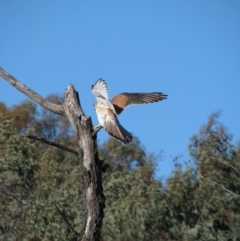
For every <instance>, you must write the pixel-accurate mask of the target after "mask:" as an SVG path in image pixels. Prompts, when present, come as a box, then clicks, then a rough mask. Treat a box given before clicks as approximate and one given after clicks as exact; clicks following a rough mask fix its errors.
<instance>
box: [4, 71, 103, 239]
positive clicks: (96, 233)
mask: <svg viewBox="0 0 240 241" xmlns="http://www.w3.org/2000/svg"><path fill="white" fill-rule="evenodd" d="M0 76H1V77H2V78H4V79H5V80H6V81H8V82H9V83H10V84H11V85H13V86H14V87H15V88H17V89H18V90H19V91H21V92H23V93H24V94H26V95H27V96H28V97H30V98H31V99H33V100H34V101H36V102H37V103H38V104H40V105H41V106H43V107H44V108H46V109H48V110H49V111H52V112H54V113H56V114H60V115H64V116H66V117H67V118H68V120H69V121H70V123H71V125H72V126H73V128H74V130H75V132H76V134H77V138H78V144H79V148H78V150H77V153H78V158H79V163H80V168H81V175H82V184H81V187H82V194H83V212H84V215H83V217H84V220H83V221H84V225H83V229H82V230H81V231H79V233H80V234H79V238H78V240H81V241H98V240H100V237H101V229H102V220H103V217H104V212H103V210H104V206H105V205H104V203H105V197H104V194H103V188H102V176H101V173H102V165H103V162H102V161H101V160H99V157H98V150H97V144H96V134H95V133H94V132H93V130H92V121H91V118H90V117H87V116H85V115H84V112H83V110H82V108H81V105H80V100H79V97H78V93H77V92H76V91H75V89H74V86H73V85H69V86H68V88H67V90H66V91H65V102H64V104H63V105H57V104H54V103H51V102H49V101H47V100H46V99H44V98H43V97H42V96H40V95H39V94H37V93H36V92H34V91H32V90H31V89H29V88H28V87H26V86H25V85H23V84H22V83H20V82H19V81H18V80H16V79H15V78H14V77H13V76H11V75H10V74H8V73H7V72H5V71H4V70H3V69H2V68H0Z"/></svg>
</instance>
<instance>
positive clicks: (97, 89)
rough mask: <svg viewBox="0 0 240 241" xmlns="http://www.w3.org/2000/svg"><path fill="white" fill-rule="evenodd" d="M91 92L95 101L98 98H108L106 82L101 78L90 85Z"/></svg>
mask: <svg viewBox="0 0 240 241" xmlns="http://www.w3.org/2000/svg"><path fill="white" fill-rule="evenodd" d="M92 93H93V95H94V96H95V97H96V99H97V101H98V98H101V99H106V100H108V91H107V84H106V82H105V81H104V80H103V79H99V80H97V81H96V83H95V84H94V85H92Z"/></svg>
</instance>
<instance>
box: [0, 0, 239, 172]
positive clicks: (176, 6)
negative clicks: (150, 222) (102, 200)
mask: <svg viewBox="0 0 240 241" xmlns="http://www.w3.org/2000/svg"><path fill="white" fill-rule="evenodd" d="M0 29H1V34H0V66H1V67H2V68H4V69H5V70H6V71H7V72H10V73H11V74H12V75H13V76H14V77H16V78H17V79H18V80H20V81H21V82H22V83H24V84H26V85H27V86H28V87H30V88H32V89H33V90H35V91H37V92H38V93H39V94H41V95H42V96H47V95H49V94H52V93H57V94H62V93H63V92H64V90H65V88H66V87H67V86H68V85H69V83H73V84H74V86H75V88H76V89H77V90H78V91H79V94H80V99H81V103H82V107H83V109H84V111H85V113H86V114H87V115H90V116H92V120H93V123H94V124H97V123H98V122H97V118H96V114H95V111H94V109H93V102H94V101H95V100H94V97H93V96H92V93H91V88H90V87H91V85H92V84H93V83H95V81H96V80H97V79H98V78H103V79H105V80H106V82H107V84H108V90H109V96H110V98H111V97H113V96H114V95H115V94H117V93H120V92H125V91H128V92H137V91H138V92H148V91H159V92H164V93H165V94H168V95H169V98H168V99H167V100H165V101H163V102H160V103H157V104H151V105H144V106H133V107H129V108H128V109H126V110H125V112H124V113H123V114H122V115H121V116H119V120H120V122H121V124H122V125H123V126H124V127H125V128H126V129H127V130H129V131H130V132H132V133H133V134H134V135H135V136H137V137H139V139H140V140H141V143H142V144H143V146H145V148H146V150H147V152H155V153H159V152H160V151H164V157H163V160H162V161H161V162H160V163H158V167H157V176H159V177H162V176H165V177H167V176H168V175H169V174H170V172H171V170H172V168H173V163H172V159H173V158H174V157H175V156H178V155H183V158H182V160H183V161H184V160H187V159H188V144H189V138H190V137H191V136H192V135H193V134H196V133H198V131H199V128H200V127H201V126H202V125H203V124H204V123H206V121H207V119H208V116H209V115H210V114H211V113H212V112H214V111H217V110H222V116H221V119H220V120H221V122H223V123H224V125H226V126H227V127H228V129H229V130H230V132H231V133H232V134H233V135H234V140H233V141H234V143H236V141H239V140H240V128H239V123H240V100H239V96H240V1H222V0H218V1H204V0H201V1H184V0H182V1H160V0H153V1H142V0H139V1H104V0H103V1H88V2H87V1H80V0H79V1H76V0H75V1H56V0H55V1H54V0H53V1H8V0H2V1H1V8H0ZM25 99H26V97H25V96H24V95H23V94H22V93H20V92H18V91H17V90H16V89H14V88H13V87H12V86H10V85H9V84H8V83H7V82H6V81H4V80H3V79H1V80H0V101H3V102H5V103H6V104H7V105H8V106H11V105H13V104H17V103H19V102H20V101H23V100H25ZM98 138H99V140H100V142H101V141H104V140H107V138H108V135H107V133H105V132H104V130H101V131H100V133H99V134H98Z"/></svg>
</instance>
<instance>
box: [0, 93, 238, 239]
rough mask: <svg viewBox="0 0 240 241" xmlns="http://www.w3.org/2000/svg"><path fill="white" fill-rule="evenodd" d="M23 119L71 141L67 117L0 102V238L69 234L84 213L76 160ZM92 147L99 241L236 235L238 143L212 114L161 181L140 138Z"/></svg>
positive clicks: (27, 105) (45, 132) (73, 236)
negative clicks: (186, 155) (99, 171)
mask: <svg viewBox="0 0 240 241" xmlns="http://www.w3.org/2000/svg"><path fill="white" fill-rule="evenodd" d="M49 98H50V99H51V100H53V101H55V102H57V103H60V102H61V99H60V98H59V97H57V96H50V97H49ZM29 126H30V131H32V132H34V133H37V134H39V135H42V136H45V137H48V138H50V139H52V140H55V141H57V142H60V143H63V144H65V145H70V146H76V143H75V137H74V135H73V133H72V131H71V128H70V126H69V124H68V123H67V121H66V119H64V118H62V117H58V116H55V115H53V114H51V113H49V112H47V111H44V110H42V109H39V110H38V109H37V108H36V106H35V105H34V104H32V103H31V102H23V103H22V104H20V105H16V106H14V107H12V108H7V107H6V106H5V105H4V104H3V103H2V104H0V239H1V238H2V239H3V240H7V241H11V240H23V241H38V240H39V241H40V240H60V241H61V240H76V237H77V234H76V232H78V233H80V232H81V229H82V221H83V220H82V200H81V170H80V168H79V163H78V160H77V158H76V156H74V155H72V154H69V153H66V152H63V151H62V150H59V149H57V148H54V147H49V146H47V145H44V144H42V143H40V142H37V141H33V140H29V139H28V138H26V137H25V136H24V135H22V133H23V132H24V131H26V130H27V131H29ZM99 152H100V157H101V159H104V160H105V163H107V164H108V165H109V168H108V169H107V171H106V172H105V173H104V174H103V187H104V193H105V196H106V208H105V218H104V221H103V230H102V240H103V241H112V240H119V241H121V240H122V241H123V240H124V241H128V240H140V241H141V240H153V241H155V240H156V241H157V240H168V241H171V240H177V241H191V240H199V241H200V240H206V241H208V240H214V241H215V240H216V241H217V240H223V241H225V240H226V241H237V240H240V225H239V223H240V208H239V206H240V205H239V204H240V196H239V195H240V191H239V190H240V181H239V180H240V179H239V176H240V146H239V145H237V146H234V145H232V143H231V135H230V134H229V133H228V131H227V130H226V128H225V127H224V126H223V125H222V124H221V123H219V121H218V114H213V115H212V116H210V118H209V121H208V123H207V124H206V125H205V126H203V128H202V129H201V130H200V133H199V134H198V135H195V136H193V137H192V138H191V143H190V146H189V152H190V156H191V161H189V164H188V166H187V168H186V169H184V170H183V169H182V168H181V166H180V165H177V166H176V168H175V170H173V173H172V175H171V177H169V178H168V180H167V181H166V185H165V186H163V185H162V184H161V181H159V180H157V179H155V178H154V175H153V174H154V161H155V160H154V159H155V158H154V156H153V155H150V154H147V153H146V151H145V150H144V148H143V147H142V146H141V144H140V142H139V140H136V141H135V142H134V143H133V144H131V145H122V144H121V143H119V142H118V141H116V140H114V139H110V140H109V141H107V142H106V143H104V144H103V145H101V146H100V147H99ZM69 224H70V225H69Z"/></svg>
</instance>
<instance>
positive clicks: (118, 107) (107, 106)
mask: <svg viewBox="0 0 240 241" xmlns="http://www.w3.org/2000/svg"><path fill="white" fill-rule="evenodd" d="M92 93H93V95H94V96H95V97H96V102H95V103H94V108H95V110H96V113H97V117H98V121H99V124H100V125H98V126H96V127H94V129H98V130H99V129H100V128H101V127H104V129H105V130H106V131H107V132H108V134H109V135H111V136H113V137H114V138H116V139H117V140H119V141H122V142H123V143H124V144H128V143H130V142H131V141H132V139H133V136H132V134H131V133H129V132H128V131H127V130H126V129H124V128H123V127H122V126H121V125H120V123H119V121H118V118H117V115H119V114H120V113H121V112H122V111H123V110H124V109H125V108H126V107H127V106H129V105H134V104H147V103H153V102H158V101H160V100H164V99H166V98H167V95H164V94H163V93H161V92H152V93H127V92H126V93H121V94H118V95H116V96H114V97H113V99H112V100H111V101H109V100H108V91H107V85H106V83H105V81H104V80H103V79H99V80H97V82H96V83H95V84H94V85H92Z"/></svg>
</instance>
